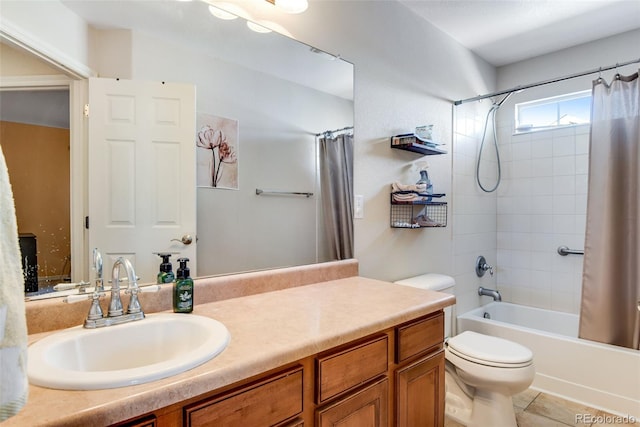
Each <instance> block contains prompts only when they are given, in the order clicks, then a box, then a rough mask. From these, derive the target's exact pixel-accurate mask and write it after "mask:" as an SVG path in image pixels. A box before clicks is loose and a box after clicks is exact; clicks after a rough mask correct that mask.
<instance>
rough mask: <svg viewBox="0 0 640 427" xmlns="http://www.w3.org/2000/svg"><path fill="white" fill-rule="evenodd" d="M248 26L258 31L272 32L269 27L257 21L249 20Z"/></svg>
mask: <svg viewBox="0 0 640 427" xmlns="http://www.w3.org/2000/svg"><path fill="white" fill-rule="evenodd" d="M247 27H249V29H250V30H251V31H255V32H256V33H270V32H271V30H270V29H269V28H267V27H264V26H262V25H260V24H256V23H255V22H251V21H247Z"/></svg>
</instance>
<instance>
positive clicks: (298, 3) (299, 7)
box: [266, 0, 309, 13]
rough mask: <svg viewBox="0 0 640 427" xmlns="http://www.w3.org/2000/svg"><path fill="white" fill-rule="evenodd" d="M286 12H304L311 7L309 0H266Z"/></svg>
mask: <svg viewBox="0 0 640 427" xmlns="http://www.w3.org/2000/svg"><path fill="white" fill-rule="evenodd" d="M266 1H268V2H269V3H271V4H273V5H275V6H276V7H277V8H278V9H280V10H282V11H283V12H285V13H302V12H304V11H305V10H307V8H308V7H309V2H308V1H307V0H266Z"/></svg>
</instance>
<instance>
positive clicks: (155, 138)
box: [87, 78, 197, 283]
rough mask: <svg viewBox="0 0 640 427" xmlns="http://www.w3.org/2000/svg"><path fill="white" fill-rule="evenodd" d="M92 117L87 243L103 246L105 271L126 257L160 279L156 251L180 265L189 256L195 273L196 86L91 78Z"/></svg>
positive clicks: (147, 277)
mask: <svg viewBox="0 0 640 427" xmlns="http://www.w3.org/2000/svg"><path fill="white" fill-rule="evenodd" d="M88 122H89V135H88V137H89V144H88V157H89V162H88V164H89V171H88V176H89V187H88V192H89V194H88V199H89V207H88V210H89V230H88V234H89V250H92V249H93V248H98V249H99V250H100V251H101V252H102V254H103V258H104V261H105V269H104V274H105V275H106V276H107V277H106V278H108V279H110V275H111V268H110V267H111V266H112V265H113V262H114V261H115V259H116V258H118V257H119V256H123V257H126V258H128V259H129V260H130V261H131V262H132V263H133V265H134V267H135V269H136V273H137V275H138V276H139V277H140V281H141V283H149V282H155V280H156V275H157V273H158V269H159V265H160V262H161V259H160V258H159V257H158V256H157V255H155V254H154V253H157V252H174V253H176V254H175V255H173V256H172V259H171V260H172V262H173V264H174V272H175V270H176V269H177V262H176V260H177V259H178V258H180V257H187V258H189V259H190V263H189V264H190V268H191V274H192V275H193V276H195V274H196V271H197V270H196V267H197V266H196V174H195V150H196V144H195V87H194V86H193V85H187V84H176V83H160V82H141V81H131V80H115V79H102V78H92V79H89V118H88ZM183 236H190V237H191V239H192V242H191V243H190V244H185V243H182V241H181V240H182V238H183ZM174 239H175V240H174ZM185 240H186V239H185ZM87 259H91V257H88V258H87Z"/></svg>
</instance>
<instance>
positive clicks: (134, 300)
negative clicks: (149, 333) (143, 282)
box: [109, 257, 144, 320]
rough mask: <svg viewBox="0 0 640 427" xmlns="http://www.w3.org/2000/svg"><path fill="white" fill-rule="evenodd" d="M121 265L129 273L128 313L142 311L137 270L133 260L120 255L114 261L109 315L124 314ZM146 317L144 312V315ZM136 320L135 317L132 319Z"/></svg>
mask: <svg viewBox="0 0 640 427" xmlns="http://www.w3.org/2000/svg"><path fill="white" fill-rule="evenodd" d="M120 267H124V269H125V272H126V273H127V281H128V282H129V283H128V284H127V291H126V292H127V293H128V294H131V299H130V300H129V307H128V308H127V314H136V313H141V312H142V310H141V309H140V301H138V291H139V290H140V288H138V278H137V277H136V272H135V270H134V269H133V265H132V264H131V261H129V260H128V259H126V258H123V257H120V258H118V259H117V260H116V262H115V263H113V269H112V270H111V273H112V276H111V302H110V303H109V317H117V316H122V315H124V314H123V309H122V300H121V299H120ZM142 317H144V314H143V315H142ZM131 320H135V319H131Z"/></svg>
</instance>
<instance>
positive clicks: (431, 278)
mask: <svg viewBox="0 0 640 427" xmlns="http://www.w3.org/2000/svg"><path fill="white" fill-rule="evenodd" d="M394 283H396V284H398V285H404V286H412V287H414V288H420V289H429V290H431V291H442V290H444V289H447V288H451V287H453V286H454V285H455V284H456V281H455V279H454V278H453V277H451V276H447V275H445V274H437V273H427V274H422V275H420V276H414V277H409V278H407V279H402V280H398V281H397V282H394Z"/></svg>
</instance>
